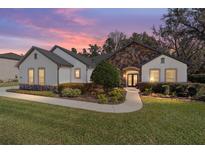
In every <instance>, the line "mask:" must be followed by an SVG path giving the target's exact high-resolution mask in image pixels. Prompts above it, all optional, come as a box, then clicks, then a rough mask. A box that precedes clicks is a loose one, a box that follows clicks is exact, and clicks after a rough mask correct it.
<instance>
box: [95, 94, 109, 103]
mask: <svg viewBox="0 0 205 154" xmlns="http://www.w3.org/2000/svg"><path fill="white" fill-rule="evenodd" d="M97 99H98V102H99V103H101V104H107V103H108V97H107V96H106V95H105V94H99V95H97Z"/></svg>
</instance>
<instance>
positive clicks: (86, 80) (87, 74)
mask: <svg viewBox="0 0 205 154" xmlns="http://www.w3.org/2000/svg"><path fill="white" fill-rule="evenodd" d="M86 83H88V67H87V66H86Z"/></svg>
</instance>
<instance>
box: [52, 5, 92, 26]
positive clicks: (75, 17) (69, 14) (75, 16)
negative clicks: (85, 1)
mask: <svg viewBox="0 0 205 154" xmlns="http://www.w3.org/2000/svg"><path fill="white" fill-rule="evenodd" d="M82 10H83V9H56V10H55V13H56V14H60V15H62V16H64V17H65V18H66V19H67V20H68V21H72V22H73V23H76V24H79V25H81V26H89V25H94V24H95V20H94V19H89V18H85V17H82V16H80V14H79V12H80V11H82Z"/></svg>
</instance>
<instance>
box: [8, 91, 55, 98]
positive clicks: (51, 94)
mask: <svg viewBox="0 0 205 154" xmlns="http://www.w3.org/2000/svg"><path fill="white" fill-rule="evenodd" d="M7 91H8V92H15V93H20V94H30V95H38V96H47V97H58V95H57V94H55V93H54V92H52V91H33V90H20V89H8V90H7Z"/></svg>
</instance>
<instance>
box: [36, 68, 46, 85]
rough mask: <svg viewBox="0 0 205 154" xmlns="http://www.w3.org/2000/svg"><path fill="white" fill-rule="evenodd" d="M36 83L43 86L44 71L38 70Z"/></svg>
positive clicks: (42, 69)
mask: <svg viewBox="0 0 205 154" xmlns="http://www.w3.org/2000/svg"><path fill="white" fill-rule="evenodd" d="M38 83H39V85H45V69H44V68H40V69H38Z"/></svg>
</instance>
